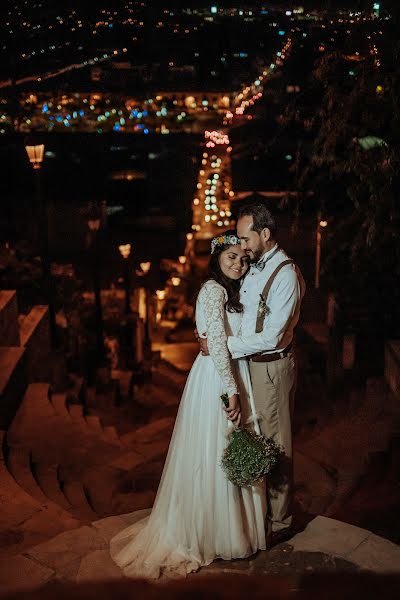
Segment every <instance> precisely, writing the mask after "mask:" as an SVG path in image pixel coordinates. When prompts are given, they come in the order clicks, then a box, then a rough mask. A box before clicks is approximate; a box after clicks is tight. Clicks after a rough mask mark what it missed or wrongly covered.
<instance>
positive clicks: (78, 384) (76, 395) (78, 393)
mask: <svg viewBox="0 0 400 600" xmlns="http://www.w3.org/2000/svg"><path fill="white" fill-rule="evenodd" d="M70 379H71V381H72V382H73V385H72V387H70V388H69V389H68V390H67V392H66V396H67V401H68V402H72V403H76V402H79V403H80V404H84V403H85V391H86V383H85V379H84V378H83V377H79V376H78V375H70Z"/></svg>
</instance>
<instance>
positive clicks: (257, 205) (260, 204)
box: [238, 200, 277, 238]
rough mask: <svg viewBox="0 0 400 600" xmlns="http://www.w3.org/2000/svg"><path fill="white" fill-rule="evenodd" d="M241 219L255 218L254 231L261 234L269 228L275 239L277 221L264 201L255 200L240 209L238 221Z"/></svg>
mask: <svg viewBox="0 0 400 600" xmlns="http://www.w3.org/2000/svg"><path fill="white" fill-rule="evenodd" d="M241 217H253V227H252V230H253V231H256V232H257V233H261V231H262V230H263V229H265V228H266V227H267V228H268V229H269V230H270V232H271V237H272V238H275V235H276V229H277V228H276V221H275V218H274V216H273V214H272V213H271V211H270V210H269V208H267V205H266V203H265V201H264V200H253V201H251V202H248V203H247V204H244V205H243V206H242V207H241V208H240V209H239V214H238V219H240V218H241Z"/></svg>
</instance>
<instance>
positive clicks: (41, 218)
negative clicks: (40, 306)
mask: <svg viewBox="0 0 400 600" xmlns="http://www.w3.org/2000/svg"><path fill="white" fill-rule="evenodd" d="M25 150H26V153H27V155H28V158H29V162H30V163H31V165H32V167H33V171H34V173H35V180H36V203H37V215H38V218H37V223H38V241H39V246H40V259H41V264H42V277H43V287H44V290H45V295H46V300H47V303H48V306H49V322H50V338H51V345H52V347H53V348H55V347H56V346H57V326H56V312H55V308H54V295H53V282H52V278H51V269H50V259H49V231H48V227H49V226H48V219H47V206H46V204H45V200H44V198H43V194H42V186H41V167H42V164H43V157H44V144H29V143H26V145H25Z"/></svg>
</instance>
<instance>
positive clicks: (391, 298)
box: [296, 25, 400, 335]
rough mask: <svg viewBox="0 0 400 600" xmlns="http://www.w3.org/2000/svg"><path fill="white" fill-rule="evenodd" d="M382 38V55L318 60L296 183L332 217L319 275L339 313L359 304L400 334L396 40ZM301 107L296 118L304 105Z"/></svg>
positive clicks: (388, 35) (388, 34)
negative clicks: (307, 144)
mask: <svg viewBox="0 0 400 600" xmlns="http://www.w3.org/2000/svg"><path fill="white" fill-rule="evenodd" d="M392 36H393V37H392ZM381 39H382V49H379V54H378V56H377V55H375V54H367V55H365V56H361V57H360V58H361V60H357V59H354V57H351V56H350V57H349V56H345V55H344V54H342V53H341V52H332V53H329V54H326V55H325V56H324V57H323V58H321V59H320V60H319V61H318V62H317V64H316V67H315V70H314V72H313V86H314V87H315V92H316V94H318V95H321V97H322V101H321V103H320V108H319V110H318V111H317V114H316V117H315V119H314V121H313V130H312V131H313V136H314V139H313V142H312V146H311V153H310V154H309V156H303V157H302V164H303V168H302V169H301V174H300V175H299V178H298V186H299V189H300V190H302V189H307V188H308V189H310V188H311V189H313V190H314V191H315V193H316V194H317V195H318V196H319V198H320V201H321V211H322V213H323V216H324V218H326V219H327V220H328V223H329V227H328V233H327V240H326V245H325V247H324V253H323V255H324V257H325V260H324V261H323V272H322V274H323V277H324V282H325V285H326V286H327V287H328V288H329V289H330V290H333V291H334V292H335V293H336V297H337V301H338V303H339V307H340V308H341V309H342V314H344V315H346V314H347V315H349V314H350V312H349V309H351V314H352V315H353V317H354V314H355V311H354V308H356V307H359V308H362V309H363V312H364V314H366V316H368V317H369V326H370V328H375V326H376V328H377V329H379V330H381V331H386V332H390V334H391V335H393V334H396V333H397V334H399V333H400V311H399V308H398V307H399V306H400V286H399V285H398V283H397V282H398V281H399V279H400V244H399V242H398V239H399V233H400V207H399V197H398V190H399V183H400V182H399V175H398V173H399V166H400V70H399V66H398V61H397V60H396V56H398V54H399V51H398V50H399V44H398V41H397V39H396V37H395V31H394V29H392V28H391V26H390V25H388V27H387V31H385V39H384V40H383V38H381ZM371 48H373V44H372V43H371ZM385 48H388V49H390V51H391V50H392V49H394V52H393V53H392V52H389V51H388V53H387V55H385ZM296 111H297V118H299V114H300V115H301V114H302V107H299V106H297V107H296ZM300 118H301V117H300Z"/></svg>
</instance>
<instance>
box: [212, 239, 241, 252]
mask: <svg viewBox="0 0 400 600" xmlns="http://www.w3.org/2000/svg"><path fill="white" fill-rule="evenodd" d="M237 244H240V240H239V238H238V237H237V235H219V236H217V237H215V238H213V239H212V240H211V254H214V252H215V248H216V247H217V246H236V245H237Z"/></svg>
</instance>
